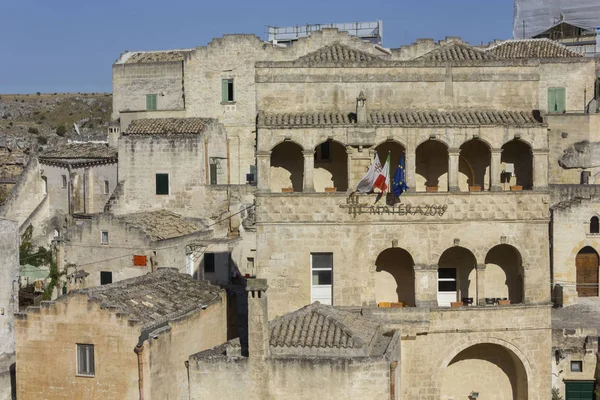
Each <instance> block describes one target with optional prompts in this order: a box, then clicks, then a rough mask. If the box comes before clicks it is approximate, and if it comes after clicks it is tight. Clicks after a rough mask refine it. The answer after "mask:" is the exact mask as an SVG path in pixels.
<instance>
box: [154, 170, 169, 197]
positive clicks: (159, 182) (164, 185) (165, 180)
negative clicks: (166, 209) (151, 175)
mask: <svg viewBox="0 0 600 400" xmlns="http://www.w3.org/2000/svg"><path fill="white" fill-rule="evenodd" d="M156 194H169V174H156Z"/></svg>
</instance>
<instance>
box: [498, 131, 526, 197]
mask: <svg viewBox="0 0 600 400" xmlns="http://www.w3.org/2000/svg"><path fill="white" fill-rule="evenodd" d="M500 162H501V163H503V165H504V166H505V167H504V169H503V170H504V171H505V172H504V173H502V176H501V180H502V182H503V183H506V182H509V183H510V185H511V186H512V185H517V186H522V188H523V189H524V190H531V189H532V188H533V153H532V150H531V146H530V145H529V143H527V142H526V141H524V140H521V139H513V140H511V141H509V142H506V143H504V145H502V155H501V157H500ZM506 164H512V165H513V166H514V170H513V172H512V175H509V173H508V169H509V167H508V166H507V165H506Z"/></svg>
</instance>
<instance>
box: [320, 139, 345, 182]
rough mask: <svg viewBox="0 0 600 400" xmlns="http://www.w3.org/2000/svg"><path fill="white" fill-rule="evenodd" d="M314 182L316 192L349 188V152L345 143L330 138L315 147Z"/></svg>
mask: <svg viewBox="0 0 600 400" xmlns="http://www.w3.org/2000/svg"><path fill="white" fill-rule="evenodd" d="M314 182H315V191H316V192H325V191H338V192H345V191H346V190H348V153H347V152H346V147H345V146H344V145H342V144H340V143H338V142H334V141H333V140H328V141H326V142H323V143H321V144H319V145H317V147H315V171H314ZM326 189H327V190H326Z"/></svg>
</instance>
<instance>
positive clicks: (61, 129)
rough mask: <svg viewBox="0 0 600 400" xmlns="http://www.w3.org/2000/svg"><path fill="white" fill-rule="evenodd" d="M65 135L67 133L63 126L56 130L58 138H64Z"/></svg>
mask: <svg viewBox="0 0 600 400" xmlns="http://www.w3.org/2000/svg"><path fill="white" fill-rule="evenodd" d="M65 133H67V128H65V126H64V125H61V126H59V127H58V128H56V134H57V135H58V136H65Z"/></svg>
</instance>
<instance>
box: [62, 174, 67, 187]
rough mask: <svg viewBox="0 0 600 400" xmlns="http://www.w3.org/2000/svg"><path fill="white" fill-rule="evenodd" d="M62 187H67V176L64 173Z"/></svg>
mask: <svg viewBox="0 0 600 400" xmlns="http://www.w3.org/2000/svg"><path fill="white" fill-rule="evenodd" d="M62 187H64V188H66V187H67V176H66V175H62Z"/></svg>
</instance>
